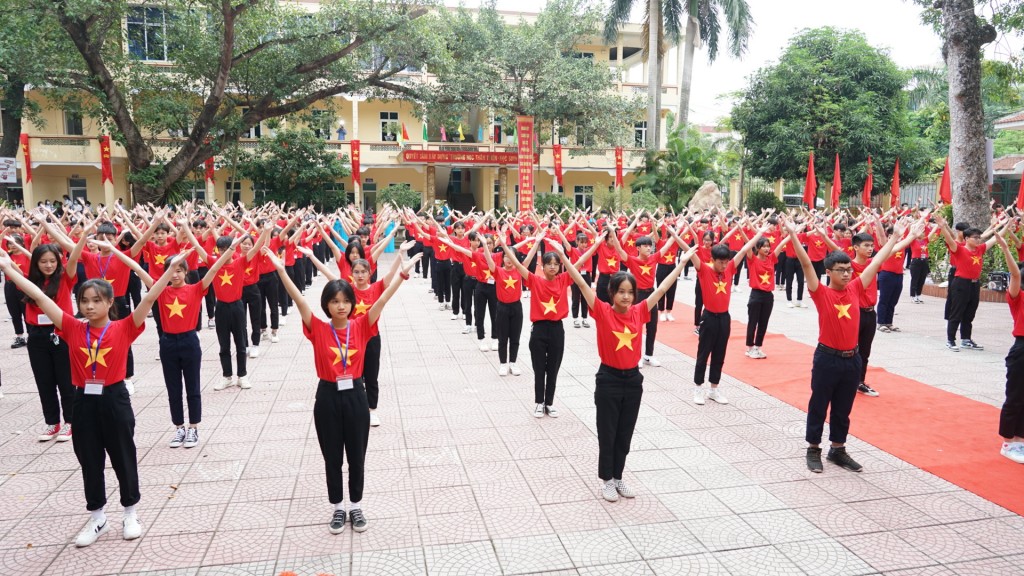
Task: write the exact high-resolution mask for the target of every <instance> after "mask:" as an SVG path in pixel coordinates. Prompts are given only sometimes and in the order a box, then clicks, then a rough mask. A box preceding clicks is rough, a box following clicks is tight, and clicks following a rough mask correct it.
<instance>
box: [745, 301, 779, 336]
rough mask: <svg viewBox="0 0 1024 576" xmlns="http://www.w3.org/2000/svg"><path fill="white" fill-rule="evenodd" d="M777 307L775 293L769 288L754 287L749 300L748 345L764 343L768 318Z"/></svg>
mask: <svg viewBox="0 0 1024 576" xmlns="http://www.w3.org/2000/svg"><path fill="white" fill-rule="evenodd" d="M773 308H775V294H772V293H771V292H768V291H767V290H758V289H757V288H754V289H753V290H751V291H750V299H749V300H747V346H748V347H749V346H760V345H762V344H764V335H765V333H766V332H768V320H770V319H771V317H772V309H773Z"/></svg>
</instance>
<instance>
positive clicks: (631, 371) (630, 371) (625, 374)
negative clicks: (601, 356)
mask: <svg viewBox="0 0 1024 576" xmlns="http://www.w3.org/2000/svg"><path fill="white" fill-rule="evenodd" d="M598 370H599V371H601V370H603V371H605V372H611V373H612V374H614V375H616V376H618V377H620V378H631V377H633V376H636V375H637V374H639V373H640V368H638V367H636V366H633V367H631V368H626V369H625V370H623V369H622V368H615V367H613V366H609V365H607V364H604V363H602V364H601V367H600V368H598Z"/></svg>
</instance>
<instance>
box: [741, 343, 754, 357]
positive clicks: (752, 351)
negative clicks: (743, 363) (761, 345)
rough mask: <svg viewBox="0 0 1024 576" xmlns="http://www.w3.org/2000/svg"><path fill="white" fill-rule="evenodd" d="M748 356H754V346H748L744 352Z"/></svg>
mask: <svg viewBox="0 0 1024 576" xmlns="http://www.w3.org/2000/svg"><path fill="white" fill-rule="evenodd" d="M743 355H744V356H746V357H747V358H754V347H753V346H751V347H750V348H747V351H746V352H744V353H743Z"/></svg>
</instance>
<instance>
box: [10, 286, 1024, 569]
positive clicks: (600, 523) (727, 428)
mask: <svg viewBox="0 0 1024 576" xmlns="http://www.w3.org/2000/svg"><path fill="white" fill-rule="evenodd" d="M322 284H323V281H322V279H318V281H317V282H316V283H315V284H314V287H313V288H312V291H311V292H310V294H311V296H313V297H314V298H313V299H314V300H317V299H318V297H319V293H320V288H321V286H322ZM427 286H428V285H427V283H426V282H424V281H422V280H415V279H414V280H413V281H411V282H409V283H407V285H406V286H404V287H403V288H402V289H401V290H400V291H399V293H398V295H397V296H396V297H395V299H394V300H393V301H392V303H391V304H389V306H388V308H387V310H386V312H385V314H384V318H383V320H382V328H381V332H382V334H383V341H384V347H383V353H382V369H381V401H380V410H379V411H378V413H379V414H380V416H381V419H382V420H383V425H382V426H381V427H379V428H375V429H373V430H372V431H371V434H370V443H369V453H368V455H367V478H366V495H365V497H364V502H363V503H364V510H365V512H366V514H367V518H368V520H369V530H368V531H367V532H365V533H363V534H354V533H353V532H352V531H351V530H350V529H349V528H346V531H345V532H344V533H343V534H341V535H339V536H332V535H330V534H329V533H328V532H327V527H326V525H325V524H326V522H327V521H328V520H329V518H330V512H331V509H330V506H329V504H328V502H327V492H326V485H325V482H324V477H323V460H322V458H321V456H320V451H319V447H318V445H317V441H316V435H315V432H314V430H313V426H312V406H313V392H314V390H315V386H316V376H315V373H314V369H313V364H312V351H311V348H310V346H309V344H308V342H307V341H306V340H305V339H304V338H302V336H301V326H300V324H299V322H298V319H297V317H296V316H289V317H288V319H289V320H290V322H289V323H288V324H287V326H285V327H284V328H282V335H283V337H282V339H281V342H280V343H278V344H271V345H267V346H264V347H263V348H262V351H263V354H262V355H261V357H260V358H258V359H256V360H251V361H250V374H251V375H252V379H253V383H254V386H253V388H252V389H251V390H247V391H241V390H239V389H238V388H229V389H228V390H224V391H221V392H214V391H213V384H214V382H215V380H216V379H217V378H218V377H219V364H218V359H217V344H216V338H215V337H214V333H213V331H212V330H204V331H203V332H202V342H203V348H204V354H205V356H204V359H203V389H204V398H203V400H204V407H203V411H204V421H203V423H202V425H201V428H200V431H201V438H200V440H201V443H200V445H199V446H198V447H197V448H195V449H191V450H185V449H170V448H168V447H167V442H168V441H169V440H170V436H171V432H172V426H171V424H170V419H169V413H168V409H167V401H166V392H165V390H164V386H163V382H162V376H161V372H160V367H159V365H158V362H157V361H155V360H154V353H155V350H156V335H155V330H154V329H153V326H152V325H150V326H149V327H148V329H147V331H146V333H145V334H143V336H142V337H141V338H140V340H139V342H138V345H137V346H136V347H135V357H136V367H137V368H136V371H137V375H138V378H137V381H136V387H137V390H138V391H137V393H136V395H135V396H134V397H133V400H132V401H133V404H134V407H135V410H136V414H137V422H138V424H137V428H136V443H137V445H138V450H139V465H140V477H141V482H142V501H141V502H140V504H139V506H138V509H139V516H140V519H141V521H142V523H143V526H144V530H145V533H144V535H143V537H142V538H141V539H140V540H136V541H133V542H125V541H123V540H121V539H120V534H119V531H115V530H111V532H109V533H108V534H107V535H105V536H103V537H101V539H100V540H99V541H98V542H97V543H96V544H94V545H93V546H91V547H89V548H86V549H76V548H75V547H74V545H73V544H71V542H72V540H73V539H74V536H75V535H76V534H77V532H78V530H79V529H80V528H81V527H82V526H83V525H84V523H85V520H86V518H87V514H86V513H85V503H84V497H83V495H82V480H81V476H80V472H79V471H78V465H77V462H76V460H75V457H74V454H73V452H72V447H71V445H70V443H65V444H54V443H39V442H37V441H36V440H35V435H36V433H37V432H38V430H39V429H40V428H41V426H42V423H43V422H42V418H41V413H40V407H39V401H38V398H37V395H36V393H35V387H34V383H33V380H32V376H31V371H30V369H29V366H28V359H27V354H26V352H25V350H24V349H21V350H13V351H12V350H7V349H6V348H5V349H4V350H3V351H2V352H0V358H2V360H0V368H2V373H3V392H4V394H5V397H4V398H3V399H2V400H0V573H2V574H12V575H19V576H21V575H36V574H40V575H42V574H45V575H47V576H59V575H64V574H67V575H75V576H88V575H101V574H102V575H105V574H133V575H134V574H154V575H155V574H168V575H174V576H193V575H218V576H220V575H223V576H243V575H252V576H271V575H277V574H280V573H282V572H293V573H295V574H298V575H311V576H312V575H318V574H330V575H335V576H340V575H350V574H351V575H352V576H363V575H385V574H396V575H410V576H411V575H430V576H440V575H449V574H452V575H456V574H457V575H474V576H475V575H483V576H489V575H501V574H507V575H512V574H535V573H537V574H541V573H542V574H549V575H552V576H554V575H559V576H562V575H566V576H567V575H577V574H578V575H599V574H608V575H613V574H614V575H616V576H618V575H627V574H629V575H644V574H647V575H658V576H664V575H679V574H731V575H733V576H739V575H747V574H750V575H754V574H757V575H764V574H779V575H789V574H807V575H810V576H826V575H855V574H892V575H902V576H910V575H924V574H928V575H935V576H938V575H957V574H959V575H970V576H975V575H979V574H1006V575H1010V574H1021V573H1022V571H1024V569H1022V568H1021V567H1022V566H1024V552H1022V551H1021V547H1020V542H1021V541H1022V537H1024V518H1021V517H1020V516H1017V515H1015V514H1013V513H1011V512H1009V511H1007V510H1005V509H1002V508H1000V507H998V506H995V505H993V504H991V503H989V502H988V501H986V500H984V499H982V498H979V497H977V496H975V495H974V494H972V493H970V492H967V491H965V490H962V489H960V488H958V487H957V486H955V485H952V484H950V483H948V482H946V481H944V480H942V479H940V478H937V477H935V476H933V475H931V474H928V473H926V472H923V471H921V470H918V469H916V468H914V467H913V466H910V465H909V464H907V463H905V462H903V461H901V460H899V459H897V458H895V457H893V456H891V455H889V454H887V453H885V452H883V451H881V450H879V449H877V448H874V447H873V446H870V445H867V444H865V443H864V442H862V441H859V440H857V439H856V438H852V439H851V447H850V450H851V452H852V453H853V454H854V455H855V456H856V457H857V458H858V460H860V461H861V462H862V463H863V464H864V465H865V468H866V470H865V472H864V473H862V474H853V473H849V472H846V471H844V470H840V469H838V468H836V467H835V466H831V465H828V464H827V463H826V469H825V473H824V474H821V475H812V474H811V473H809V472H808V471H807V470H806V468H805V466H804V461H803V448H804V446H805V444H804V441H803V432H804V413H803V412H801V411H800V410H798V409H796V408H793V407H790V406H789V405H787V404H785V403H783V402H782V401H780V400H777V399H775V398H773V397H771V396H769V395H767V394H765V393H762V392H760V391H758V390H756V389H754V388H753V387H751V386H748V385H747V384H745V383H743V382H738V381H736V380H735V379H732V378H730V377H729V376H728V375H727V376H726V377H725V379H724V384H723V385H724V386H725V387H726V388H724V389H725V390H727V392H728V395H729V397H730V399H731V401H732V403H731V404H729V405H727V406H722V405H717V404H715V403H709V404H708V405H706V406H695V405H693V403H692V401H691V398H692V388H691V382H692V370H693V360H692V358H691V357H690V356H687V355H684V354H681V353H679V352H676V351H674V350H671V349H670V348H667V347H664V346H660V345H659V349H658V352H657V355H658V357H659V358H660V359H661V361H662V362H663V363H664V366H663V367H661V368H651V369H645V370H644V373H645V377H646V380H645V383H644V388H645V393H644V404H643V407H642V410H641V414H640V420H639V422H638V424H637V432H636V435H635V436H634V439H633V451H632V453H631V454H630V456H629V459H628V461H627V472H626V479H627V481H629V482H632V483H633V484H634V485H636V487H637V488H638V489H639V491H640V494H639V496H638V497H637V498H636V499H635V500H625V501H620V502H617V503H607V502H604V501H603V500H600V499H599V498H598V480H597V478H596V468H597V463H596V459H597V440H596V434H595V426H594V417H595V410H594V406H593V396H592V393H593V375H594V373H595V371H596V368H597V365H598V357H597V353H596V349H595V341H594V331H593V329H592V328H591V329H573V328H572V326H571V323H566V326H567V327H566V332H567V342H566V353H565V360H564V362H563V364H562V371H561V375H560V378H559V384H558V392H557V395H556V404H557V405H558V406H559V407H560V408H561V414H562V416H561V417H560V418H558V419H552V418H543V419H539V420H538V419H534V418H533V417H532V415H531V411H532V408H533V405H532V399H533V392H532V371H531V370H530V369H529V365H530V362H529V351H528V349H527V342H528V339H529V333H528V331H529V327H528V326H526V327H524V334H523V338H522V347H521V354H520V356H521V357H520V362H519V365H520V366H521V367H522V368H523V375H522V376H520V377H511V376H509V377H505V378H499V377H498V375H497V367H498V359H497V353H496V352H487V353H482V352H480V351H479V350H478V349H477V348H476V342H475V337H474V336H469V335H462V334H460V332H461V330H460V329H461V327H462V323H461V322H455V321H452V320H450V319H449V317H450V313H447V312H440V311H438V310H437V306H436V304H435V303H434V302H433V300H431V298H430V296H429V295H428V294H427ZM692 292H693V288H692V282H682V283H681V289H680V291H679V298H680V300H682V301H692ZM776 298H777V300H776V302H777V304H776V308H775V310H776V312H775V315H774V317H773V319H772V328H773V332H779V333H784V334H786V335H787V336H789V337H791V338H793V339H795V340H798V341H803V342H810V343H813V341H814V339H815V335H816V320H815V319H814V314H815V312H814V310H813V308H808V309H787V308H786V307H785V305H784V303H783V300H784V296H781V295H779V293H777V296H776ZM733 300H734V302H733V315H734V318H736V319H739V320H745V303H746V300H747V294H746V293H745V292H744V293H742V294H739V295H736V296H735V297H734V299H733ZM925 300H926V304H913V303H911V302H910V301H909V298H906V293H904V301H903V303H901V304H900V306H899V308H898V309H897V312H898V316H897V317H896V324H897V325H899V326H901V327H902V328H903V332H901V333H899V334H879V335H878V336H877V338H876V344H875V355H874V357H873V363H874V364H877V365H881V366H884V367H886V368H888V369H890V370H892V371H894V372H896V373H899V374H902V375H905V376H908V377H911V378H914V379H917V380H920V381H922V382H925V383H928V384H931V385H934V386H939V387H943V388H945V389H947V390H950V391H953V392H955V393H958V394H962V395H964V396H968V397H971V398H975V399H978V400H980V401H982V402H986V403H989V404H994V405H998V404H1000V403H1001V401H1002V396H1001V394H1002V387H1003V383H1004V382H1003V378H1004V372H1003V370H1004V368H1003V366H1002V358H1003V356H1004V355H1005V353H1006V350H1007V349H1008V348H1009V343H1010V342H1011V341H1012V339H1011V338H1010V336H1009V332H1010V321H1009V314H1008V310H1007V307H1006V306H1005V305H1004V304H984V303H983V304H982V305H981V310H980V312H979V321H978V323H977V328H976V336H977V339H978V340H979V341H980V342H982V343H983V344H985V345H986V346H987V349H986V350H985V351H982V352H966V351H965V352H961V353H959V354H954V353H951V352H948V351H946V350H945V349H944V347H943V345H942V342H943V324H942V320H941V306H942V303H941V301H939V300H935V299H930V298H925ZM314 307H315V308H319V306H316V305H314ZM683 316H684V314H677V321H678V322H684V323H688V322H689V319H688V318H683ZM12 335H13V331H12V328H11V324H10V322H9V321H7V322H4V323H2V324H0V342H3V343H4V346H5V347H6V343H7V342H8V341H9V339H10V337H11V336H12ZM769 352H770V350H769ZM764 367H765V369H766V370H771V368H772V365H771V359H768V360H765V361H764ZM726 372H727V373H728V365H726ZM884 399H885V398H884V396H883V397H882V398H880V399H878V400H876V401H884ZM855 410H856V409H855ZM854 416H856V413H855V414H854ZM949 425H955V423H951V424H949ZM992 427H993V445H992V446H986V447H981V448H983V449H988V450H994V449H996V445H995V441H996V440H995V422H993V423H992ZM856 430H857V429H856V422H855V424H854V432H856ZM108 473H109V474H108V478H109V480H108V491H109V493H110V498H111V503H110V504H109V505H108V508H107V510H108V515H109V516H110V518H112V519H113V520H114V521H115V522H117V521H119V519H120V509H119V505H118V504H117V490H116V480H115V479H114V477H113V473H112V472H111V471H110V470H109V469H108ZM1021 473H1022V476H1021V478H1022V479H1024V470H1022V472H1021ZM1022 497H1024V496H1022Z"/></svg>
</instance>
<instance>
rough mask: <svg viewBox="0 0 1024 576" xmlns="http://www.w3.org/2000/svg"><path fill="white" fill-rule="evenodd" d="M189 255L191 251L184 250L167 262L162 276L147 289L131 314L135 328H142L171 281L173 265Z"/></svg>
mask: <svg viewBox="0 0 1024 576" xmlns="http://www.w3.org/2000/svg"><path fill="white" fill-rule="evenodd" d="M191 253H192V250H185V251H184V252H182V253H181V254H178V255H177V256H175V257H174V258H172V259H168V260H167V268H166V269H164V273H163V275H162V276H160V278H159V279H158V280H157V281H156V282H154V283H153V285H152V286H150V287H149V290H148V291H147V292H146V295H145V296H144V297H143V298H142V302H139V305H138V307H136V308H135V311H134V312H132V322H134V323H135V326H136V327H139V326H142V325H143V324H145V323H146V316H148V315H149V311H150V310H152V309H153V305H154V304H156V300H157V298H159V297H160V293H161V292H163V291H164V288H165V287H166V286H167V283H168V282H170V281H171V274H172V273H173V271H174V263H175V262H177V261H178V259H179V258H188V255H189V254H191ZM122 255H123V254H122Z"/></svg>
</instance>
